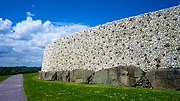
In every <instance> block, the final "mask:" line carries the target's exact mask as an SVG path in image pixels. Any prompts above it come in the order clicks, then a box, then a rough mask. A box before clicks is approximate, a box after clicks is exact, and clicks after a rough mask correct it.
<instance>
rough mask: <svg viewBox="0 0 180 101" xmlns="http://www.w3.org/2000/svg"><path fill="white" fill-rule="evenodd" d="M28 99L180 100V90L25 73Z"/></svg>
mask: <svg viewBox="0 0 180 101" xmlns="http://www.w3.org/2000/svg"><path fill="white" fill-rule="evenodd" d="M24 88H25V92H26V95H27V97H28V101H75V100H76V101H123V100H124V101H180V92H179V91H174V90H154V89H144V88H131V87H117V86H116V87H115V86H102V85H87V84H75V83H65V82H57V81H44V80H39V79H37V74H35V73H33V74H25V75H24Z"/></svg>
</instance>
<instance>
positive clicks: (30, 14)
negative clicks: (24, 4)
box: [26, 6, 35, 17]
mask: <svg viewBox="0 0 180 101" xmlns="http://www.w3.org/2000/svg"><path fill="white" fill-rule="evenodd" d="M32 7H33V6H32ZM26 14H27V16H29V17H31V16H35V14H32V13H31V12H26Z"/></svg>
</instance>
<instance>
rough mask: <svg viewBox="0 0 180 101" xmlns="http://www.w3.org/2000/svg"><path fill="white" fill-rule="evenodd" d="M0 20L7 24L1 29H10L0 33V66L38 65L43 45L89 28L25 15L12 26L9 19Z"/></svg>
mask: <svg viewBox="0 0 180 101" xmlns="http://www.w3.org/2000/svg"><path fill="white" fill-rule="evenodd" d="M1 22H3V26H5V25H6V26H8V27H0V28H2V30H5V29H6V30H11V31H8V33H7V34H1V33H0V42H1V43H0V66H2V65H4V66H5V65H7V66H9V65H11V66H13V65H26V66H32V65H40V64H41V59H42V55H43V50H44V47H45V46H46V45H47V44H48V43H50V42H52V41H54V40H56V39H59V38H62V37H64V36H67V35H70V34H72V33H74V32H78V31H81V30H84V29H87V28H89V27H88V26H86V25H82V24H73V23H70V24H67V25H60V26H59V25H54V24H53V23H52V22H51V21H46V22H44V23H43V22H42V21H41V20H33V19H32V17H27V19H26V20H24V21H22V22H19V23H17V24H16V25H15V26H12V22H11V21H10V20H4V21H3V20H2V19H1V18H0V23H1ZM5 22H6V23H5ZM0 26H1V25H0ZM12 31H13V32H12ZM2 47H3V48H2ZM8 57H9V58H10V59H9V61H8V62H7V63H6V62H4V59H6V58H8ZM2 62H3V63H2ZM19 62H20V63H19Z"/></svg>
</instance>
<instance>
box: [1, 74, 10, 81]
mask: <svg viewBox="0 0 180 101" xmlns="http://www.w3.org/2000/svg"><path fill="white" fill-rule="evenodd" d="M10 76H12V75H4V76H0V82H1V81H3V80H5V79H7V78H8V77H10Z"/></svg>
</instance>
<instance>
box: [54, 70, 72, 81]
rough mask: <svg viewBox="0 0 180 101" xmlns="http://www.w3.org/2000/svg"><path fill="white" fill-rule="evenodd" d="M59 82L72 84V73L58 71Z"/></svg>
mask: <svg viewBox="0 0 180 101" xmlns="http://www.w3.org/2000/svg"><path fill="white" fill-rule="evenodd" d="M57 81H62V82H70V71H57Z"/></svg>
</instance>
